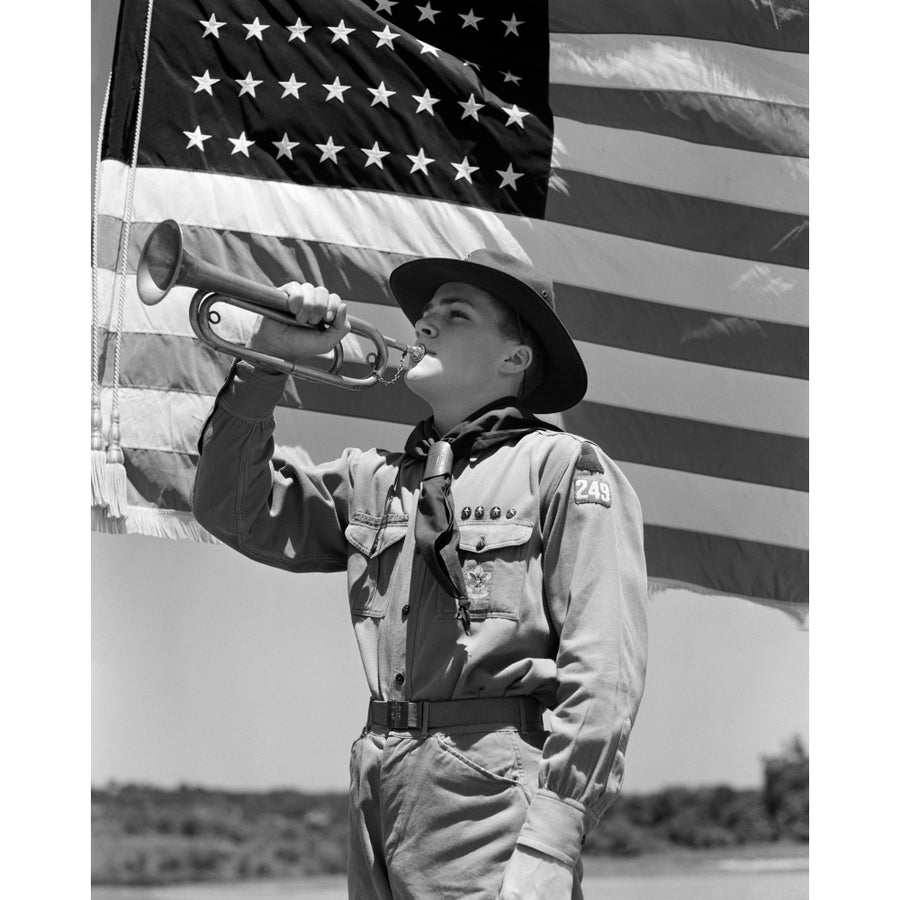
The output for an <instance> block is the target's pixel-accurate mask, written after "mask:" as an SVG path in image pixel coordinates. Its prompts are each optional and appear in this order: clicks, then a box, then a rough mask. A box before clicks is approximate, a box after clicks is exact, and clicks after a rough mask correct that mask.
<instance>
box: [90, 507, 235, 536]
mask: <svg viewBox="0 0 900 900" xmlns="http://www.w3.org/2000/svg"><path fill="white" fill-rule="evenodd" d="M91 531H96V532H98V533H99V534H142V535H145V536H147V537H156V538H165V539H167V540H176V541H177V540H190V541H196V542H197V543H201V544H219V543H221V541H219V540H218V538H214V537H213V536H212V535H211V534H210V533H209V532H208V531H207V530H206V529H205V528H204V527H203V526H202V525H200V524H199V523H198V522H197V521H196V519H194V517H193V516H192V515H191V514H190V513H186V512H176V511H174V510H167V509H153V508H151V507H147V506H126V507H125V508H124V515H123V516H122V517H117V518H116V517H112V516H110V515H108V514H107V512H106V511H105V510H103V509H100V508H98V507H96V506H95V507H93V508H92V509H91Z"/></svg>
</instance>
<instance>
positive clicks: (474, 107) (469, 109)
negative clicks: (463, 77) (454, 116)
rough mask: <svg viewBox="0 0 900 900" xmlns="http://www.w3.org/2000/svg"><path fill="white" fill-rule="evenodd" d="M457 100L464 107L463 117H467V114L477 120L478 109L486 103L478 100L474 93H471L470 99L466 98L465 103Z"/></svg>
mask: <svg viewBox="0 0 900 900" xmlns="http://www.w3.org/2000/svg"><path fill="white" fill-rule="evenodd" d="M456 102H457V103H458V104H459V105H460V106H461V107H462V108H463V114H462V116H461V118H463V119H465V118H466V116H471V117H472V118H473V119H474V120H475V121H476V122H477V121H478V110H479V109H481V108H482V107H483V106H484V104H483V103H478V102H476V100H475V95H474V94H469V99H468V100H466V102H465V103H463V102H462V100H457V101H456Z"/></svg>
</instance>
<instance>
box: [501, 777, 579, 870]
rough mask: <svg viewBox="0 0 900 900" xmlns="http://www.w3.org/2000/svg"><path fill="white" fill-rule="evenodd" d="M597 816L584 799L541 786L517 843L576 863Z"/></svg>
mask: <svg viewBox="0 0 900 900" xmlns="http://www.w3.org/2000/svg"><path fill="white" fill-rule="evenodd" d="M592 827H593V820H592V818H591V816H590V814H589V813H588V812H587V810H586V809H585V807H584V805H583V804H582V803H579V802H578V801H577V800H567V799H564V798H562V797H559V796H557V795H556V794H554V793H553V792H552V791H548V790H545V789H543V788H542V789H541V790H539V791H538V792H537V793H536V794H535V795H534V799H533V800H532V801H531V806H530V807H529V808H528V815H527V816H526V817H525V824H524V825H523V826H522V830H521V831H520V832H519V837H518V841H517V843H519V844H522V845H523V846H525V847H531V849H532V850H538V851H540V852H541V853H546V854H547V855H548V856H552V857H553V858H554V859H558V860H559V861H560V862H564V863H565V864H566V865H568V866H571V867H573V868H574V866H575V865H576V864H577V862H578V859H579V858H580V856H581V845H582V843H583V842H584V836H585V835H586V834H587V833H588V832H589V831H590V830H591V828H592Z"/></svg>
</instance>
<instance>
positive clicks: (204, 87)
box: [191, 69, 221, 97]
mask: <svg viewBox="0 0 900 900" xmlns="http://www.w3.org/2000/svg"><path fill="white" fill-rule="evenodd" d="M191 78H193V79H194V81H196V82H197V87H195V88H194V93H195V94H199V93H200V91H206V93H207V94H209V96H210V97H212V86H213V85H214V84H218V82H219V81H221V79H219V78H210V76H209V69H207V70H206V71H205V72H204V73H203V74H202V75H191Z"/></svg>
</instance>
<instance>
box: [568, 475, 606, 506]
mask: <svg viewBox="0 0 900 900" xmlns="http://www.w3.org/2000/svg"><path fill="white" fill-rule="evenodd" d="M575 502H576V503H599V504H600V505H601V506H606V507H610V506H612V495H611V494H610V491H609V485H608V484H607V483H606V482H605V481H601V480H600V478H599V477H598V476H597V475H592V476H591V477H590V478H576V479H575Z"/></svg>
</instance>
